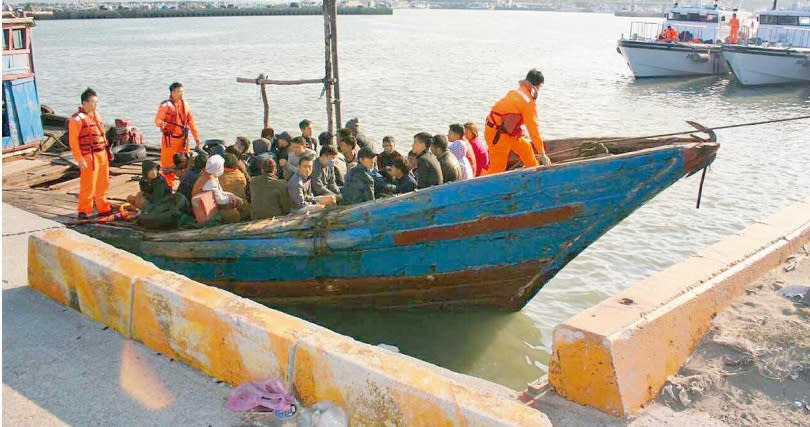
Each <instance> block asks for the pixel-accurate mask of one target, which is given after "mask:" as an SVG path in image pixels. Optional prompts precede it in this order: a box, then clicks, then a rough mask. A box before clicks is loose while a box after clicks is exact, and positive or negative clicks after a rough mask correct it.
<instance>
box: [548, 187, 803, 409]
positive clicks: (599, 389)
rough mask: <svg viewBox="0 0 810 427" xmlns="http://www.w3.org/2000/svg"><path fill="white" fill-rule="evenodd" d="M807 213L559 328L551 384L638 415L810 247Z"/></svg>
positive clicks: (750, 234)
mask: <svg viewBox="0 0 810 427" xmlns="http://www.w3.org/2000/svg"><path fill="white" fill-rule="evenodd" d="M806 207H810V204H808V203H804V202H803V203H801V204H799V206H798V207H797V206H792V207H790V208H788V209H786V211H783V212H780V213H778V214H776V215H774V216H773V217H771V218H769V219H768V220H766V221H764V223H762V224H756V225H753V226H751V227H749V228H747V229H746V230H745V231H744V232H743V233H742V234H741V235H739V236H734V237H731V238H729V239H727V240H725V241H723V242H720V243H718V244H716V245H714V246H712V247H711V248H707V249H705V250H703V251H701V252H700V253H698V254H697V255H696V256H694V257H691V258H689V259H687V260H686V261H684V262H682V263H680V264H677V265H674V266H672V267H670V268H668V269H666V270H664V271H662V272H661V273H659V274H656V275H655V276H653V277H650V278H648V279H645V280H644V281H642V282H640V283H639V284H637V285H635V286H633V287H631V288H628V289H627V290H625V291H624V292H622V293H620V294H619V295H615V296H612V297H610V298H608V299H606V300H604V301H602V302H601V303H599V304H598V305H596V306H595V307H592V308H590V309H588V310H585V311H583V312H581V313H579V314H577V315H576V316H574V317H572V318H571V319H569V320H567V321H566V322H565V323H563V324H561V325H558V326H557V327H556V328H555V329H554V337H553V340H554V342H553V350H552V357H551V361H550V363H549V383H551V385H552V386H554V388H555V389H556V390H557V392H558V393H559V394H561V395H562V396H565V397H566V398H568V399H570V400H573V401H575V402H577V403H581V404H584V405H589V406H593V407H595V408H598V409H601V410H602V411H605V412H607V413H609V414H613V415H617V416H625V415H629V414H633V413H635V412H637V411H638V410H639V409H640V408H641V407H642V405H644V404H645V403H647V402H648V401H649V400H650V399H653V398H654V397H656V396H657V395H658V393H659V392H660V390H661V387H662V386H663V385H664V384H665V382H666V379H667V377H669V376H670V375H673V374H675V373H676V372H677V371H678V369H680V366H681V365H682V364H683V362H684V361H685V360H686V359H687V358H688V357H689V355H690V354H691V352H692V350H694V348H695V347H696V346H697V345H698V343H699V342H700V340H701V339H702V337H703V335H704V334H705V332H706V330H707V329H708V327H709V323H710V322H711V319H712V318H713V317H714V316H715V315H716V314H717V313H718V312H719V311H721V310H723V309H724V308H726V307H727V306H728V305H729V304H730V303H731V302H732V301H733V300H734V298H736V297H737V296H739V295H741V294H742V293H743V292H744V291H745V288H746V286H748V284H749V283H751V282H752V281H754V280H756V279H757V278H758V277H760V276H762V275H763V274H765V273H767V272H768V271H770V270H771V269H772V268H774V267H776V266H778V265H779V264H780V263H782V262H783V261H784V260H785V259H786V258H787V257H788V256H790V255H792V254H793V253H795V252H796V251H797V250H798V249H799V248H800V247H801V246H802V245H804V244H805V243H807V242H808V241H810V209H805V208H806Z"/></svg>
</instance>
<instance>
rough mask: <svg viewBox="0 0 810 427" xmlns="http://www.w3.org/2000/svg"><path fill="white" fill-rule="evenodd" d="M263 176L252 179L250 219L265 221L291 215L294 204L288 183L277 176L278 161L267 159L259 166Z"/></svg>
mask: <svg viewBox="0 0 810 427" xmlns="http://www.w3.org/2000/svg"><path fill="white" fill-rule="evenodd" d="M259 169H260V170H261V172H262V173H261V175H258V176H254V177H253V178H251V179H250V191H251V203H250V218H251V219H254V220H256V219H265V218H273V217H277V216H284V215H287V214H288V213H290V209H291V208H292V202H291V201H290V192H289V191H288V190H287V183H286V182H284V181H283V180H280V179H278V176H277V175H276V161H275V160H273V158H272V157H268V158H267V159H265V160H264V161H263V162H262V163H261V164H260V166H259Z"/></svg>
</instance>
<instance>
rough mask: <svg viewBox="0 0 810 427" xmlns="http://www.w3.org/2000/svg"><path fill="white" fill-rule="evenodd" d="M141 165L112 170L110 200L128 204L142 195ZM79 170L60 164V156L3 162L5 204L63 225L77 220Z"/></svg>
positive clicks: (118, 167) (40, 156)
mask: <svg viewBox="0 0 810 427" xmlns="http://www.w3.org/2000/svg"><path fill="white" fill-rule="evenodd" d="M140 173H141V165H140V163H134V164H129V165H123V166H114V167H111V168H110V189H109V192H108V196H107V197H108V199H109V200H110V201H111V202H112V203H113V204H119V203H122V202H124V201H126V198H127V196H129V195H131V194H136V193H137V192H138V179H139V178H140ZM78 193H79V170H78V169H76V168H75V167H74V166H70V165H65V164H61V163H59V159H58V157H54V156H49V155H43V154H39V155H34V156H31V157H18V158H12V159H10V160H6V161H4V162H3V202H4V203H8V204H11V205H13V206H16V207H18V208H20V209H23V210H26V211H28V212H31V213H34V214H36V215H39V216H41V217H43V218H47V219H51V220H54V221H57V222H60V223H69V222H72V221H75V220H76V204H77V199H78Z"/></svg>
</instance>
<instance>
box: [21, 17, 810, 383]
mask: <svg viewBox="0 0 810 427" xmlns="http://www.w3.org/2000/svg"><path fill="white" fill-rule="evenodd" d="M640 19H642V18H619V17H614V16H612V15H606V14H579V13H555V12H514V11H477V10H476V11H473V10H470V11H461V10H445V11H442V10H396V11H395V13H394V15H393V16H340V17H339V18H338V31H339V48H340V67H341V68H340V73H341V74H340V77H341V97H342V101H343V104H342V105H343V114H344V117H343V118H344V121H345V120H347V119H349V118H352V117H359V118H360V122H361V126H362V127H363V129H364V132H365V133H366V134H367V135H368V136H369V137H371V138H373V139H374V140H375V141H376V143H377V146H378V147H379V146H380V141H381V140H382V137H383V136H386V135H392V136H394V137H395V138H396V139H397V141H398V143H397V144H398V147H399V149H400V151H401V152H403V153H406V152H407V151H408V150H409V148H410V143H411V140H412V136H413V135H414V134H415V133H417V132H421V131H428V132H431V133H442V134H443V133H446V131H447V125H448V124H450V123H454V122H465V121H475V122H478V123H479V124H481V123H482V122H483V120H484V117H485V116H486V115H487V113H488V112H489V108H490V107H491V105H492V104H493V103H494V102H495V101H496V100H497V99H498V98H499V97H500V96H502V95H503V94H504V93H506V92H507V91H508V90H509V89H511V88H513V87H515V86H516V84H517V82H518V80H520V79H521V78H522V77H523V76H524V75H525V73H526V71H527V70H528V69H529V68H531V67H537V68H539V69H541V70H542V71H543V73H544V74H545V77H546V84H545V85H544V86H543V88H542V89H541V91H540V96H539V99H538V105H539V107H538V110H539V116H540V124H541V129H542V132H543V135H544V136H545V137H546V138H562V137H573V136H597V135H606V136H640V135H648V134H658V133H665V132H671V131H680V130H686V129H689V126H688V125H687V124H686V123H685V122H684V121H685V120H694V121H697V122H700V123H702V124H704V125H706V126H720V125H727V124H733V123H742V122H752V121H760V120H767V119H770V118H782V117H788V116H798V115H807V114H810V88H808V87H807V86H789V87H762V88H744V87H741V86H740V85H739V84H738V83H736V82H735V81H734V80H733V78H732V77H731V76H723V77H704V78H690V79H663V80H660V79H655V80H639V81H635V80H634V79H633V77H632V74H631V73H630V70H629V69H628V67H627V65H626V64H625V63H624V62H623V60H622V58H621V56H620V55H618V54H617V53H616V39H618V38H619V37H620V35H621V33H622V32H627V31H628V30H629V27H630V22H631V21H637V20H640ZM647 20H650V21H655V19H654V18H648V19H647ZM33 42H34V49H35V66H36V71H37V78H38V84H39V96H40V99H41V101H42V102H43V103H44V104H47V105H50V106H51V107H53V108H54V109H55V110H56V111H57V112H58V113H69V112H72V111H73V110H75V109H76V107H77V105H78V103H79V94H80V93H81V92H82V90H84V89H85V88H86V87H88V86H90V87H92V88H94V89H96V90H97V91H98V93H99V98H100V105H99V108H100V111H101V112H102V114H103V115H104V117H105V119H106V121H107V122H108V123H111V122H112V120H113V119H114V118H116V117H127V118H130V119H132V120H133V122H134V123H135V124H136V125H138V126H140V127H141V128H142V129H143V130H144V132H145V134H146V136H147V138H148V139H150V140H151V141H159V136H158V131H157V128H156V127H154V125H153V124H152V121H153V118H154V114H155V112H156V110H157V105H158V103H159V102H160V101H162V100H163V99H165V98H167V97H168V89H167V88H168V85H169V84H170V83H171V82H173V81H180V82H182V83H183V84H184V85H185V87H186V98H187V99H188V100H189V102H190V104H191V106H192V107H193V110H194V113H195V116H196V120H197V124H198V127H199V129H200V134H201V135H202V137H203V138H221V139H228V140H233V139H235V137H236V136H239V135H245V136H248V137H249V138H251V139H254V138H257V137H258V135H259V132H260V130H261V127H262V102H261V98H260V95H259V89H258V87H257V86H255V85H251V84H239V83H236V77H251V78H252V77H256V76H257V75H258V74H260V73H264V74H267V75H269V76H270V78H273V79H311V78H320V77H322V76H323V72H324V66H323V54H324V47H323V19H322V18H321V17H317V16H295V17H286V16H279V17H227V18H167V19H132V20H129V19H121V20H77V21H43V22H40V23H38V26H37V28H36V29H35V30H34V38H33ZM320 95H321V88H320V87H318V86H311V85H310V86H288V87H270V88H269V98H270V105H271V107H270V122H271V126H272V127H274V128H275V129H276V131H277V132H280V131H284V130H287V131H290V132H291V133H292V132H297V123H298V121H300V120H301V119H303V118H309V119H310V120H313V121H314V123H315V125H314V127H315V130H316V132H320V131H321V130H324V129H325V127H326V114H325V109H324V105H323V104H324V102H323V99H321V98H320ZM718 140H719V142H720V143H721V148H720V151H719V153H718V157H717V160H716V161H715V163H714V164H713V166H712V167H711V168H710V170H709V172H708V174H707V178H706V184H705V187H704V191H703V200H702V204H701V208H700V209H699V210H696V209H695V199H696V196H697V192H698V184H699V176H694V177H691V178H688V179H685V180H682V181H680V182H679V183H677V184H675V185H674V186H672V187H671V188H669V189H667V190H665V191H664V192H663V193H662V194H660V195H659V196H658V197H656V198H655V199H653V200H652V201H650V202H649V203H648V204H647V205H645V206H644V207H642V208H641V209H639V210H638V211H636V212H635V213H634V214H632V215H631V216H630V217H629V218H627V219H626V220H624V221H623V222H622V223H620V224H619V225H618V226H616V227H615V228H614V229H613V230H611V231H610V232H608V233H607V234H606V235H605V236H604V237H602V238H601V239H600V240H599V241H597V242H596V243H595V244H593V245H592V246H591V247H589V248H588V249H587V250H586V251H585V252H583V253H582V254H581V255H580V256H579V257H577V258H576V259H575V260H574V261H573V262H571V263H570V264H569V265H568V266H567V267H566V268H565V269H564V270H562V271H561V272H560V273H559V274H558V275H557V277H555V278H554V279H553V280H552V281H551V282H549V283H548V284H547V285H546V286H545V288H544V289H543V290H542V291H541V292H540V293H539V294H538V295H537V297H535V298H534V299H533V300H532V301H531V302H530V303H529V304H528V305H527V306H526V307H525V308H524V309H523V310H522V311H521V312H518V313H448V314H435V313H428V314H425V313H360V312H341V311H336V310H320V311H316V312H312V311H307V312H298V313H295V314H298V315H301V316H303V317H306V318H308V319H310V320H312V321H314V322H317V323H320V324H323V325H325V326H327V327H330V328H332V329H334V330H336V331H339V332H342V333H345V334H348V335H350V336H353V337H355V338H357V339H358V340H361V341H364V342H367V343H370V344H379V343H385V344H390V345H395V346H397V347H399V348H400V350H401V351H402V352H403V353H405V354H408V355H412V356H415V357H418V358H421V359H424V360H427V361H430V362H433V363H436V364H438V365H440V366H444V367H446V368H449V369H453V370H456V371H459V372H464V373H469V374H471V375H475V376H479V377H482V378H486V379H490V380H492V381H495V382H498V383H501V384H504V385H506V386H509V387H511V388H514V389H520V388H523V387H524V386H525V384H526V383H527V382H529V381H532V380H534V379H536V378H537V377H539V376H541V375H542V374H544V373H545V370H546V364H547V362H548V359H549V352H550V346H551V331H552V328H553V327H554V325H555V324H557V323H559V322H561V321H564V320H565V319H567V318H568V317H570V316H572V315H574V314H575V313H577V312H579V311H581V310H583V309H585V308H587V307H589V306H591V305H593V304H595V303H597V302H599V301H601V300H602V299H604V298H606V297H608V296H609V295H611V294H613V293H615V292H617V291H619V290H621V289H623V288H626V287H628V286H630V285H632V284H634V283H635V282H637V281H638V280H640V279H643V278H645V277H647V276H649V275H651V274H653V273H655V272H657V271H660V270H662V269H664V268H666V267H667V266H669V265H672V264H674V263H676V262H679V261H681V260H683V259H684V258H686V257H688V256H689V255H691V254H693V253H695V252H696V251H698V250H700V249H701V248H704V247H706V246H708V245H710V244H712V243H715V242H717V241H719V240H721V239H722V238H724V237H727V236H729V235H732V234H734V233H737V232H739V231H741V230H742V229H743V228H745V227H746V226H749V225H751V224H754V223H756V221H758V220H760V219H762V218H764V217H766V216H767V215H769V214H771V213H773V212H775V211H776V210H778V209H780V208H782V207H785V206H787V205H789V204H790V203H792V202H794V201H797V200H802V199H804V198H806V197H808V196H809V195H810V121H797V122H787V123H780V124H773V125H764V126H757V127H748V128H737V129H729V130H724V131H719V132H718ZM446 256H447V257H448V258H451V257H462V256H464V254H463V253H448V254H446ZM438 262H441V260H439V261H438Z"/></svg>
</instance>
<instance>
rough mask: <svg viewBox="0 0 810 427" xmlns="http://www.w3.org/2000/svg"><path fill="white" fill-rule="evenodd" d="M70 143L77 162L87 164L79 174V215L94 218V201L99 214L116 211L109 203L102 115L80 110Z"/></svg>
mask: <svg viewBox="0 0 810 427" xmlns="http://www.w3.org/2000/svg"><path fill="white" fill-rule="evenodd" d="M68 141H69V143H70V151H71V153H72V154H73V158H74V159H75V160H76V161H79V160H81V159H84V162H85V163H86V164H87V167H84V168H81V169H80V171H79V172H80V175H79V208H78V211H79V213H83V214H85V215H90V214H92V213H93V202H94V201H95V204H96V209H98V212H99V213H107V212H110V211H112V207H111V206H110V203H109V202H107V189H108V188H109V186H110V163H109V160H110V159H109V158H108V157H107V138H106V137H105V136H104V124H103V123H102V121H101V115H99V113H98V111H96V112H95V113H93V114H92V115H90V114H88V113H86V112H85V111H84V109H83V108H82V107H79V111H77V112H76V113H74V114H73V116H71V117H70V121H69V122H68Z"/></svg>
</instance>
